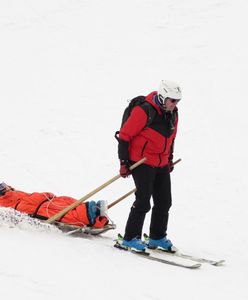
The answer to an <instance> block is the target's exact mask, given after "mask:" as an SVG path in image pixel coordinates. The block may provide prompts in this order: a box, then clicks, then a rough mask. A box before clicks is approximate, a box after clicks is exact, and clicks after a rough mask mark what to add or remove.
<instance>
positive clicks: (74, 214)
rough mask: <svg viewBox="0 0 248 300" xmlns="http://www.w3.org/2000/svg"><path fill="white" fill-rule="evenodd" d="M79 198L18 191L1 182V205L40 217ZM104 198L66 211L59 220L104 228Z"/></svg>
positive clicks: (46, 217)
mask: <svg viewBox="0 0 248 300" xmlns="http://www.w3.org/2000/svg"><path fill="white" fill-rule="evenodd" d="M76 201H77V200H76V199H74V198H72V197H67V196H59V197H57V196H55V195H54V194H52V193H48V192H44V193H37V192H35V193H26V192H23V191H17V190H15V189H14V188H13V187H11V186H9V185H7V184H6V183H4V182H2V183H0V207H1V206H2V207H10V208H14V209H15V210H17V211H20V212H22V213H26V214H28V215H30V216H31V217H34V218H38V219H43V220H46V219H49V218H50V217H52V216H54V215H55V214H57V213H58V212H59V211H61V210H63V209H64V208H65V207H67V206H69V205H71V204H72V203H74V202H76ZM104 206H105V203H104V201H103V200H100V201H98V202H97V203H96V202H95V201H89V202H85V203H81V204H79V205H78V206H77V207H75V208H74V209H72V210H70V211H69V212H68V213H66V214H65V215H64V216H63V217H62V218H61V219H59V220H58V221H60V222H63V223H67V224H70V225H76V226H80V227H84V226H91V227H92V228H103V227H104V226H105V225H107V224H108V219H107V218H106V216H104V215H105V213H104V212H103V211H101V210H104Z"/></svg>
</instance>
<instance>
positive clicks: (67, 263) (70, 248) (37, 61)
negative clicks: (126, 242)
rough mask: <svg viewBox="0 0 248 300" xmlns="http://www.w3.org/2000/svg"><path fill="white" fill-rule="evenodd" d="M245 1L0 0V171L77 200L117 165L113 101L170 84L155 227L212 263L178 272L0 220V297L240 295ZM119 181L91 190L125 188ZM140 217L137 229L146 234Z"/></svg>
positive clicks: (247, 294)
mask: <svg viewBox="0 0 248 300" xmlns="http://www.w3.org/2000/svg"><path fill="white" fill-rule="evenodd" d="M247 9H248V3H247V1H245V0H236V1H232V0H208V1H206V0H205V1H204V0H202V1H199V0H188V1H179V0H174V1H172V0H167V1H165V0H153V1H152V0H142V1H141V0H140V1H139V0H125V1H123V0H122V1H118V0H105V1H100V0H43V1H41V0H40V1H39V0H32V1H31V0H0V103H1V106H0V108H1V117H0V131H1V147H0V180H1V181H5V182H7V183H9V184H11V185H12V186H14V187H16V188H17V189H21V190H24V191H27V192H34V191H40V192H43V191H50V192H53V193H55V194H57V195H68V196H72V197H75V198H77V199H79V198H81V197H82V196H83V195H85V194H87V193H88V192H90V191H92V190H93V189H94V188H96V187H97V186H99V185H101V184H102V183H104V182H106V181H107V180H108V179H110V178H112V177H114V176H115V175H117V174H118V170H119V163H118V157H117V142H116V140H115V139H114V132H115V130H118V128H119V125H120V120H121V116H122V112H123V110H124V108H125V107H126V105H127V101H126V100H127V99H131V98H133V97H134V96H137V95H142V94H143V95H147V94H148V93H150V92H151V91H154V90H157V87H158V84H159V82H160V80H161V79H168V80H174V81H177V82H179V83H180V85H181V86H182V90H183V99H182V101H181V102H180V103H179V105H178V108H179V112H180V122H179V130H178V136H177V140H176V144H175V159H177V158H182V162H181V163H180V164H178V165H177V166H176V167H175V170H174V172H173V173H172V184H173V207H172V208H171V214H170V221H169V230H168V237H169V238H170V239H172V241H173V242H174V244H175V245H176V246H177V247H178V248H179V249H180V250H181V251H182V252H186V253H191V254H194V255H198V256H203V257H209V258H214V259H225V260H226V264H225V265H224V266H222V267H213V266H210V265H202V268H201V269H199V270H187V269H180V268H177V267H173V266H169V265H163V264H159V263H156V262H150V261H146V260H144V259H142V258H139V257H137V256H134V255H132V254H130V253H126V252H123V251H119V250H117V249H114V248H113V247H112V245H113V239H114V238H115V237H116V235H117V233H118V232H121V233H123V232H124V227H125V222H126V219H127V216H128V213H129V209H130V206H131V203H132V201H133V197H129V198H128V199H125V200H124V201H123V202H121V203H119V204H118V205H116V206H115V207H113V208H112V209H111V210H109V216H110V217H111V219H113V220H114V221H115V223H116V224H117V229H116V230H115V231H111V232H108V233H106V234H103V235H102V236H101V237H92V238H91V237H88V238H85V239H82V238H71V237H67V236H65V235H63V234H61V233H60V232H57V231H56V230H53V231H52V232H51V231H49V232H47V231H41V230H38V229H35V228H33V227H32V226H31V227H28V226H27V227H26V228H19V227H16V228H11V227H10V226H8V224H7V225H6V224H3V223H2V224H0V297H1V299H6V300H9V299H11V300H12V299H26V300H29V299H36V300H38V299H73V300H78V299H91V300H95V299H108V300H114V299H121V300H122V299H123V300H124V299H125V300H126V299H130V300H131V299H135V300H136V299H139V300H146V299H152V300H160V299H161V300H162V299H182V298H183V299H191V300H196V299H197V300H198V299H201V300H209V299H219V300H233V299H237V300H243V299H248V289H247V276H248V262H247V260H248V242H247V237H248V236H247V225H248V224H247V208H248V204H247V201H248V199H247V167H248V166H247V153H248V147H247V132H246V131H247V128H248V121H247V107H248V104H247V103H248V100H247V94H246V92H247V71H248V65H247V62H248V58H247V53H248V45H247V27H248V18H247ZM133 186H134V185H133V182H132V179H131V178H129V179H122V178H121V179H119V180H118V181H116V182H115V183H113V184H112V185H110V186H109V187H107V188H105V189H104V190H102V191H101V192H99V193H98V194H96V195H95V196H94V197H92V198H91V200H93V199H94V200H99V199H105V200H108V202H109V203H110V202H112V201H114V200H115V199H117V198H118V197H120V196H121V195H123V194H125V193H126V192H128V191H129V190H131V189H132V188H133ZM148 228H149V215H148V216H147V218H146V223H145V226H144V231H146V232H148Z"/></svg>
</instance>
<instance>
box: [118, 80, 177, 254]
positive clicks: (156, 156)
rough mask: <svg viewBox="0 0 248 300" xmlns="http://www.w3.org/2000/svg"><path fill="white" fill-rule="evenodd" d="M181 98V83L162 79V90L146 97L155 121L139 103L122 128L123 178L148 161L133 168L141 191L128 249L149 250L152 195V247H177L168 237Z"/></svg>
mask: <svg viewBox="0 0 248 300" xmlns="http://www.w3.org/2000/svg"><path fill="white" fill-rule="evenodd" d="M180 99H181V89H180V87H179V86H178V84H176V83H174V82H171V81H166V80H162V82H161V84H160V86H159V90H158V91H157V92H152V93H150V94H149V95H148V96H146V98H145V100H146V102H147V103H149V105H150V106H151V107H152V109H153V110H155V112H156V113H155V116H153V119H152V121H151V122H149V123H148V118H149V116H148V114H147V109H144V106H142V105H137V106H135V107H134V108H133V109H132V111H131V113H130V116H129V117H128V119H127V120H126V122H125V123H124V124H123V125H122V127H121V129H120V131H119V137H118V141H119V145H118V156H119V159H120V163H121V166H120V174H121V176H122V177H127V176H128V175H129V174H130V171H129V169H128V168H129V166H130V164H132V163H133V162H137V161H139V160H140V159H142V158H143V157H146V161H145V163H144V164H142V165H141V166H139V167H137V168H136V169H134V170H133V171H132V176H133V179H134V182H135V185H136V188H137V192H136V194H135V195H136V198H135V201H134V203H133V205H132V207H131V211H130V214H129V217H128V220H127V224H126V228H125V235H124V240H123V243H122V246H123V247H124V248H132V249H133V250H135V251H145V246H144V244H143V243H142V242H141V234H142V228H143V223H144V220H145V215H146V213H147V212H148V211H149V210H150V208H151V205H150V198H151V196H152V198H153V208H152V215H151V221H150V234H149V236H150V239H149V243H148V247H150V248H162V249H164V250H171V248H172V246H173V245H172V243H171V241H170V240H168V239H167V238H166V236H167V224H168V216H169V209H170V207H171V180H170V172H171V171H172V170H173V166H172V159H173V145H174V140H175V137H176V133H177V123H178V110H177V107H176V106H177V103H178V102H179V101H180Z"/></svg>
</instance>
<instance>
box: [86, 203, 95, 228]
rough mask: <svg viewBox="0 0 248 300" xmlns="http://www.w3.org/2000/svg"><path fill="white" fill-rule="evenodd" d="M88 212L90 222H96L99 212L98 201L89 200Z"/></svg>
mask: <svg viewBox="0 0 248 300" xmlns="http://www.w3.org/2000/svg"><path fill="white" fill-rule="evenodd" d="M87 204H88V205H87V213H88V218H89V221H90V224H91V225H92V224H94V223H95V221H96V213H97V208H96V202H95V201H89V202H87Z"/></svg>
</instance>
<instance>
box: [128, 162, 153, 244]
mask: <svg viewBox="0 0 248 300" xmlns="http://www.w3.org/2000/svg"><path fill="white" fill-rule="evenodd" d="M132 176H133V179H134V182H135V186H136V188H137V191H136V193H135V196H136V198H135V201H134V203H133V205H132V207H131V211H130V214H129V217H128V220H127V224H126V229H125V236H124V239H125V240H131V239H133V238H135V237H138V238H141V234H142V228H143V224H144V220H145V215H146V213H147V212H148V211H149V210H150V208H151V205H150V198H151V195H152V192H153V184H154V179H155V169H154V168H152V167H150V166H148V165H141V166H139V167H137V168H136V169H134V170H133V171H132Z"/></svg>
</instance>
